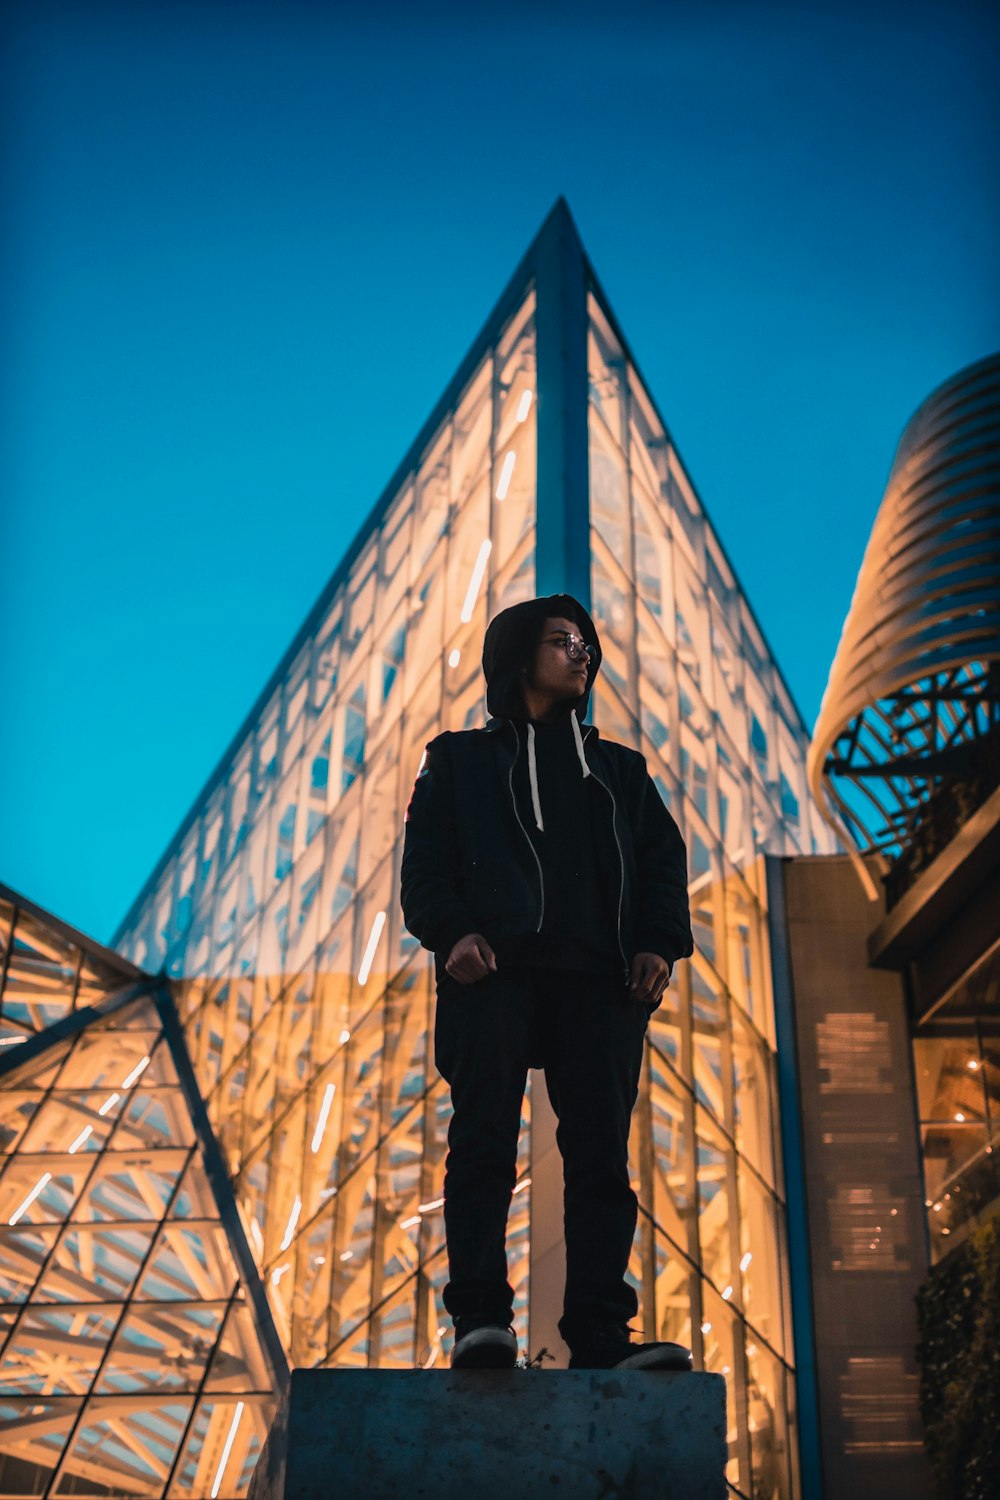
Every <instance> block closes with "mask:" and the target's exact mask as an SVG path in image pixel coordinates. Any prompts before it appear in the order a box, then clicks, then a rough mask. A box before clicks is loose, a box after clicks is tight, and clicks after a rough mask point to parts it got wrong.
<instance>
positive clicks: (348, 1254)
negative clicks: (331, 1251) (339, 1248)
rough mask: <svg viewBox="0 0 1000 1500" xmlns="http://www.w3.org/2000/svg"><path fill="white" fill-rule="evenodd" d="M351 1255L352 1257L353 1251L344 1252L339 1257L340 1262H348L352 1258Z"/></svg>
mask: <svg viewBox="0 0 1000 1500" xmlns="http://www.w3.org/2000/svg"><path fill="white" fill-rule="evenodd" d="M353 1255H354V1251H353V1250H345V1251H344V1252H343V1254H342V1255H341V1257H340V1258H341V1260H350V1259H351V1258H352V1257H353Z"/></svg>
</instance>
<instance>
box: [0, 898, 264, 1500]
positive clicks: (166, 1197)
mask: <svg viewBox="0 0 1000 1500" xmlns="http://www.w3.org/2000/svg"><path fill="white" fill-rule="evenodd" d="M43 926H44V924H43V923H41V922H40V920H39V919H37V918H36V920H35V927H36V939H35V940H36V944H37V947H36V951H44V950H43V948H42V944H43V941H44V937H45V934H44V932H42V933H39V932H38V931H37V929H38V928H40V927H43ZM55 945H56V944H55V941H53V943H52V945H51V946H52V947H55ZM77 957H79V954H78V955H77ZM67 967H68V969H69V970H70V974H71V975H72V976H78V975H79V973H80V972H81V969H82V966H81V964H80V963H79V962H78V963H76V964H75V966H67ZM120 977H121V976H120V975H119V978H120ZM66 983H67V987H68V986H69V985H70V983H71V978H70V975H67V979H66ZM0 1098H2V1100H3V1104H2V1113H0V1146H2V1149H3V1153H4V1154H3V1155H2V1156H0V1225H2V1226H3V1227H2V1229H0V1290H2V1295H3V1303H4V1308H5V1316H4V1320H3V1324H2V1331H0V1495H11V1496H14V1495H18V1496H20V1495H38V1496H43V1495H75V1496H84V1495H95V1496H96V1495H101V1496H107V1495H149V1496H167V1495H171V1496H172V1495H191V1496H207V1495H210V1494H211V1495H213V1496H215V1497H216V1500H220V1497H236V1496H240V1495H243V1494H245V1493H246V1487H247V1484H248V1483H249V1475H250V1473H251V1472H252V1469H253V1465H254V1463H255V1462H256V1459H257V1456H258V1454H259V1452H260V1447H261V1444H262V1442H263V1439H264V1436H265V1434H266V1431H267V1428H268V1425H269V1423H270V1421H271V1419H272V1417H273V1414H274V1410H275V1391H274V1384H273V1379H272V1376H271V1374H270V1373H269V1369H268V1366H267V1365H266V1363H265V1360H264V1357H263V1354H262V1348H261V1342H260V1338H259V1335H258V1331H257V1325H256V1322H255V1319H254V1316H253V1313H252V1310H251V1305H250V1302H249V1300H248V1296H247V1290H246V1287H245V1285H244V1282H243V1279H242V1278H241V1276H240V1273H239V1270H238V1266H237V1260H236V1256H235V1254H234V1249H233V1245H232V1242H231V1238H230V1234H229V1233H228V1232H227V1229H226V1227H225V1226H224V1224H223V1221H222V1218H221V1216H220V1209H219V1205H218V1203H217V1201H216V1199H215V1196H214V1194H213V1190H212V1188H211V1186H210V1181H209V1176H208V1173H207V1171H206V1166H205V1160H204V1156H203V1149H202V1144H201V1142H200V1141H199V1139H198V1136H197V1132H196V1130H195V1126H194V1123H193V1120H192V1116H191V1112H190V1109H189V1107H188V1103H187V1099H186V1096H185V1094H184V1091H183V1089H182V1087H181V1084H180V1080H179V1077H178V1068H177V1062H176V1059H175V1057H174V1055H173V1054H172V1052H171V1049H170V1046H169V1044H168V1042H167V1039H166V1036H165V1034H164V1030H163V1026H162V1023H161V1020H160V1016H159V1014H158V1012H157V1009H156V1006H155V1004H154V1003H153V1001H152V999H151V998H145V997H139V998H137V999H136V1000H134V1001H132V1002H131V1003H129V1004H127V1005H126V1006H124V1007H123V1008H120V1009H116V1010H113V1011H111V1012H110V1013H109V1014H108V1015H107V1016H105V1017H102V1018H100V1019H97V1020H93V1021H91V1022H90V1023H89V1024H88V1025H87V1026H86V1028H85V1029H82V1030H79V1031H78V1032H77V1033H76V1034H75V1036H73V1037H72V1038H71V1039H68V1040H67V1041H65V1042H62V1043H60V1042H56V1043H54V1044H53V1045H52V1046H51V1047H49V1048H47V1049H45V1050H43V1051H42V1052H41V1053H40V1054H38V1055H37V1056H35V1057H31V1058H28V1059H26V1060H25V1061H24V1062H19V1061H18V1059H17V1057H16V1056H12V1057H10V1059H9V1060H7V1061H6V1064H5V1071H4V1078H3V1092H2V1095H0Z"/></svg>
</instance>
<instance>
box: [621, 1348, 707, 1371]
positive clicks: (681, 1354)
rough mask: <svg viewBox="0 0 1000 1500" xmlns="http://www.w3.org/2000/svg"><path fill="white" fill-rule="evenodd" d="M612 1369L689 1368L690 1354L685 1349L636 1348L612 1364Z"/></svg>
mask: <svg viewBox="0 0 1000 1500" xmlns="http://www.w3.org/2000/svg"><path fill="white" fill-rule="evenodd" d="M611 1368H612V1369H613V1370H690V1369H691V1356H690V1354H688V1353H687V1351H686V1350H685V1349H678V1350H676V1351H674V1350H672V1349H637V1350H636V1351H635V1353H634V1354H629V1355H627V1356H626V1357H625V1359H621V1360H619V1361H618V1363H617V1364H616V1365H612V1367H611Z"/></svg>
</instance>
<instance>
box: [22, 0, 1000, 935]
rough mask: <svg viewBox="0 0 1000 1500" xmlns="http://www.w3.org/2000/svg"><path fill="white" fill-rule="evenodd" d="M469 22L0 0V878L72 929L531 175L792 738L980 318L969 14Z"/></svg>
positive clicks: (707, 10) (512, 238) (102, 909)
mask: <svg viewBox="0 0 1000 1500" xmlns="http://www.w3.org/2000/svg"><path fill="white" fill-rule="evenodd" d="M350 9H351V10H353V9H354V7H351V8H350ZM470 9H471V8H469V7H463V8H461V9H459V8H458V7H449V6H445V5H433V4H432V5H430V6H429V7H423V8H416V7H410V8H408V9H407V10H402V9H396V8H394V7H391V6H384V5H383V6H379V5H373V6H370V7H367V8H366V9H365V10H364V13H363V14H361V15H348V14H347V11H348V7H346V6H345V7H339V6H322V5H320V4H318V3H313V4H304V3H301V4H295V3H290V4H285V5H281V6H278V5H273V6H267V5H262V4H254V3H250V0H245V3H243V4H239V5H237V4H235V3H234V4H222V3H211V0H207V3H205V4H202V5H200V6H195V5H187V4H164V5H162V6H125V5H98V4H88V3H85V0H78V3H75V4H63V5H54V4H51V3H47V0H39V3H35V4H27V3H24V4H17V3H14V4H8V5H7V6H6V7H5V8H4V11H3V19H2V22H0V25H2V27H3V36H2V37H0V42H2V44H3V50H4V53H5V55H6V62H5V64H4V68H5V78H4V92H5V95H6V99H7V102H6V106H5V109H6V121H5V126H6V128H5V131H4V135H5V139H6V146H5V151H4V156H3V161H2V170H3V179H4V203H5V218H6V219H7V223H8V235H7V247H6V255H5V259H4V263H3V279H2V296H3V325H4V327H5V329H6V334H5V338H4V343H3V352H2V354H0V375H2V380H3V398H4V399H3V431H2V447H0V485H2V490H0V494H2V519H0V526H2V530H0V639H2V642H3V661H4V668H5V671H4V685H5V686H4V707H3V713H2V720H3V733H2V735H0V747H2V748H0V880H2V881H4V882H5V883H7V884H10V885H13V886H14V887H15V888H18V889H20V890H22V891H23V892H24V894H25V895H27V896H29V897H30V898H32V899H33V900H35V901H38V902H40V903H41V904H42V905H45V906H47V907H49V908H51V909H52V910H54V911H55V912H56V913H57V914H58V915H60V916H62V917H64V918H65V919H66V920H67V921H69V922H72V923H74V924H75V925H77V926H80V927H83V928H84V929H85V930H87V931H89V932H91V933H92V934H93V935H94V936H95V937H97V938H99V939H102V940H107V939H108V938H109V937H110V935H111V933H112V931H113V930H114V927H115V926H116V924H117V922H118V921H119V919H120V918H121V916H122V915H123V914H124V912H125V910H126V909H127V907H128V906H129V904H130V902H131V900H132V899H133V897H134V895H135V894H136V892H137V890H138V889H139V887H140V886H141V885H142V883H143V881H144V880H145V878H146V876H147V875H148V874H149V872H150V870H151V869H152V867H153V865H154V864H155V862H156V860H157V859H158V857H159V855H160V854H161V852H162V850H163V848H164V847H165V845H166V843H167V842H168V840H169V839H170V837H171V836H172V834H173V832H174V830H175V829H176V827H177V825H178V823H179V822H180V821H181V819H182V817H183V816H184V814H185V813H186V811H187V809H188V808H189V806H190V805H191V803H192V801H193V800H194V798H195V797H196V796H197V794H198V791H199V789H200V787H201V786H202V784H203V782H204V780H205V778H206V777H207V775H208V774H209V772H210V771H211V769H212V768H213V767H214V765H215V763H216V761H217V760H218V757H219V756H220V754H221V753H222V752H223V750H224V749H225V747H226V745H227V744H228V742H229V740H230V739H231V737H232V735H233V734H234V732H235V731H236V729H237V727H238V726H239V724H240V722H241V721H242V719H243V717H244V715H245V714H246V712H247V710H248V709H249V707H250V705H251V704H252V702H253V700H254V698H255V697H256V695H257V693H258V692H259V690H260V689H261V687H262V686H263V684H264V682H265V680H266V679H267V677H268V676H269V675H270V673H271V671H272V670H273V668H274V666H275V664H276V663H277V661H278V659H279V658H280V656H281V655H282V653H283V651H284V649H285V647H286V646H287V644H288V642H289V641H290V639H291V637H292V636H293V634H294V633H295V631H296V629H297V628H298V626H299V624H300V623H301V621H302V619H303V617H304V616H305V614H306V613H307V611H308V609H309V607H310V606H311V604H312V603H313V601H314V599H315V597H316V596H317V594H318V593H319V592H320V590H321V588H322V587H323V584H324V583H325V581H326V580H327V578H328V577H329V575H330V574H331V573H332V572H333V570H334V568H335V567H336V564H337V562H338V560H339V558H340V556H341V555H342V553H343V551H344V549H345V548H346V546H347V545H348V543H349V542H350V541H351V539H352V538H353V536H354V534H355V531H356V529H357V526H358V524H359V523H360V521H361V520H362V519H363V518H364V516H365V515H366V514H367V512H368V510H369V509H370V507H371V505H372V504H373V503H374V501H375V499H376V497H377V496H378V494H379V492H380V491H381V489H382V487H383V486H384V484H385V482H386V481H387V479H388V478H389V476H390V474H391V473H392V471H393V469H394V468H395V466H396V464H397V463H398V461H399V460H400V458H401V457H402V456H403V454H404V452H405V451H406V449H407V447H408V446H409V444H410V442H411V441H412V439H413V438H414V436H415V435H416V433H417V431H418V429H419V427H420V426H421V424H422V423H423V421H424V419H425V418H426V417H427V415H428V413H429V411H430V409H431V408H432V406H433V405H434V403H435V401H436V399H437V397H438V395H439V394H440V392H441V390H442V388H443V387H444V385H445V384H446V383H447V381H448V380H449V378H450V376H451V375H452V373H453V371H454V369H455V367H456V366H457V364H458V363H459V361H460V359H461V357H462V355H463V354H464V352H465V350H466V348H467V347H468V345H469V343H470V342H471V340H472V339H473V337H474V336H475V334H476V332H477V331H478V329H479V327H480V326H481V324H482V322H483V320H484V318H485V317H486V314H487V313H488V311H489V309H490V307H491V306H492V304H493V302H494V300H495V298H496V296H497V295H498V293H499V291H500V290H501V288H502V286H503V284H504V283H505V281H506V280H507V278H508V276H509V275H510V273H511V271H512V270H513V268H514V266H515V264H516V262H517V260H518V259H519V257H520V256H521V254H522V253H523V251H524V249H525V248H526V246H527V244H528V242H529V241H530V240H531V238H532V236H533V235H534V233H535V232H536V230H537V228H538V226H539V224H540V223H541V221H542V220H543V218H544V217H545V215H546V213H547V212H548V210H549V209H550V207H551V206H552V203H553V202H554V201H555V199H556V198H557V197H558V196H559V195H560V194H564V195H565V196H566V198H567V199H568V201H569V204H570V207H571V209H572V212H573V214H574V217H575V219H576V221H577V224H578V226H579V229H580V232H581V234H582V237H583V240H584V243H585V245H586V247H587V249H588V252H589V254H590V256H591V259H592V260H593V262H594V265H595V267H596V269H597V272H598V275H599V276H600V278H601V281H602V283H603V285H604V287H605V289H606V291H607V293H608V295H609V297H610V299H611V302H612V305H613V306H614V308H615V310H616V313H617V315H618V317H619V319H620V321H621V323H622V326H623V327H624V329H625V332H626V334H627V336H628V338H629V341H630V343H631V345H632V348H633V351H634V353H635V356H636V358H637V359H638V361H639V364H640V366H641V368H642V370H643V373H644V374H645V376H646V378H647V380H648V382H649V385H650V387H651V389H652V391H653V393H654V395H655V397H656V399H657V401H658V404H659V406H660V408H661V410H662V411H663V413H664V416H665V417H666V420H667V422H668V424H669V425H670V427H671V430H672V433H673V436H674V438H675V441H676V442H677V444H678V447H679V449H680V451H681V454H682V455H683V457H684V460H685V462H686V464H687V466H688V468H689V470H690V471H691V473H692V475H693V477H694V480H695V483H696V484H697V486H698V488H699V491H700V493H701V495H702V497H703V499H704V501H705V504H706V506H707V508H708V510H709V513H710V515H711V517H712V519H713V522H714V523H715V525H716V527H717V529H718V531H719V533H720V535H721V537H722V539H723V542H724V544H725V546H726V548H727V551H728V553H729V556H730V558H731V560H732V562H733V565H734V566H735V568H736V571H737V573H738V575H739V577H740V579H741V582H742V584H743V587H744V588H745V590H746V592H747V594H748V595H749V597H750V600H751V602H752V604H753V606H754V608H755V610H756V612H757V615H758V617H759V619H760V620H761V623H762V625H763V627H764V630H765V632H766V634H767V636H768V638H769V640H770V642H771V645H772V647H773V649H774V651H775V654H776V656H777V658H778V661H779V663H780V664H781V666H782V668H783V670H784V673H785V676H786V678H787V680H788V682H789V684H790V686H791V688H792V691H793V693H794V695H795V697H796V699H797V701H798V703H799V705H800V708H801V709H802V712H803V714H804V716H805V718H806V721H807V723H808V724H809V725H811V724H812V723H813V721H814V719H815V715H816V711H817V709H818V706H819V701H820V698H821V696H822V692H823V688H824V685H825V682H826V675H827V671H828V669H829V666H830V662H831V660H832V656H833V653H834V650H835V648H836V644H837V640H838V637H839V633H840V628H841V625H842V623H843V619H844V615H845V613H846V610H847V608H848V605H849V602H850V597H851V592H852V589H853V586H854V581H855V577H856V575H857V570H858V566H859V564H860V561H861V556H862V553H863V551H864V546H865V543H866V540H867V537H868V533H869V531H870V528H871V523H872V520H873V518H874V515H875V511H876V508H877V506H878V503H879V500H880V498H881V494H882V490H883V487H884V484H885V480H886V477H887V475H888V471H889V467H890V464H891V461H892V455H893V450H894V448H895V444H896V441H897V439H898V437H899V434H900V431H901V429H902V427H903V425H904V424H905V422H906V421H907V419H908V418H909V416H910V415H911V413H912V412H913V410H914V408H915V407H916V406H917V405H918V404H919V402H920V401H921V400H922V399H923V398H924V397H925V396H926V395H927V394H928V393H929V392H930V390H931V389H932V388H933V387H934V386H935V385H937V384H938V383H939V382H940V381H942V380H944V379H946V378H947V377H948V376H950V375H951V374H953V373H954V372H955V371H956V370H957V369H959V368H960V367H961V366H963V365H965V364H967V363H969V362H970V361H972V360H974V359H977V358H979V357H981V356H982V355H984V354H986V353H989V352H991V351H992V350H995V349H996V348H997V346H998V343H1000V327H998V325H1000V305H998V297H997V288H996V268H995V259H996V243H997V228H998V222H997V221H998V217H1000V215H998V201H997V191H996V181H997V177H998V172H997V167H998V155H1000V152H998V149H997V139H998V124H1000V119H998V116H1000V108H998V104H997V98H996V92H997V91H996V86H995V81H996V77H997V76H998V63H1000V47H998V26H997V23H996V22H995V21H993V20H992V19H991V11H990V7H989V6H987V5H985V4H978V3H972V0H965V3H963V0H953V3H951V4H947V5H945V4H926V3H920V0H914V3H911V4H909V5H906V6H903V5H901V4H881V5H880V4H878V3H871V0H869V3H868V4H866V5H861V4H854V3H849V0H848V3H843V4H839V5H808V4H797V5H795V4H791V3H787V4H766V3H765V4H759V5H758V4H742V5H726V4H715V5H711V6H707V5H704V4H696V3H677V4H670V3H665V4H662V5H660V6H657V7H653V6H649V5H646V6H641V5H636V4H632V3H629V0H622V3H620V4H618V5H617V6H614V7H610V6H607V5H601V6H599V5H588V4H582V5H576V6H573V7H569V6H556V5H545V4H540V5H536V6H534V7H529V6H527V5H523V4H515V5H513V6H506V5H505V6H502V7H497V9H496V10H495V11H490V12H489V13H487V14H484V15H478V16H472V15H470V13H469V12H470Z"/></svg>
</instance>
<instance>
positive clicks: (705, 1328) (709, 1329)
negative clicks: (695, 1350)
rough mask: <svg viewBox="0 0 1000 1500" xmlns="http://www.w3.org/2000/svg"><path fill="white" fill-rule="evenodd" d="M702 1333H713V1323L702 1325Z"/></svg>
mask: <svg viewBox="0 0 1000 1500" xmlns="http://www.w3.org/2000/svg"><path fill="white" fill-rule="evenodd" d="M701 1331H702V1333H711V1332H712V1325H711V1323H702V1325H701Z"/></svg>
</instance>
